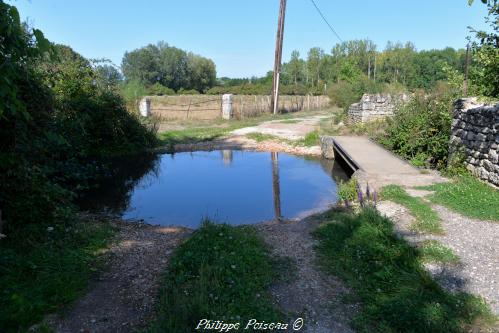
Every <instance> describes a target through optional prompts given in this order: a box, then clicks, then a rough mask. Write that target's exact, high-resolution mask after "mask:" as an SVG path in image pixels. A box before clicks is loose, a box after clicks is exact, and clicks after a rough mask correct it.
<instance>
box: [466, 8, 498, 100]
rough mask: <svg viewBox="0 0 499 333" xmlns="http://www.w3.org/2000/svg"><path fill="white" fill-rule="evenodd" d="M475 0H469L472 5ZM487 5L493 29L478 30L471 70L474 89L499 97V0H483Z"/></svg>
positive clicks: (484, 94) (474, 42)
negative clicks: (488, 30) (498, 0)
mask: <svg viewBox="0 0 499 333" xmlns="http://www.w3.org/2000/svg"><path fill="white" fill-rule="evenodd" d="M472 2H473V1H469V4H470V5H471V4H472ZM482 3H484V4H485V5H486V6H487V9H488V16H487V18H486V22H487V23H489V25H490V27H491V31H490V32H487V31H477V30H474V29H471V32H473V33H474V34H475V40H473V42H472V51H473V66H472V68H471V71H470V78H471V82H472V83H473V85H474V86H473V87H472V88H473V90H475V92H476V93H478V94H481V95H483V96H488V97H499V75H498V73H499V3H498V2H497V0H482Z"/></svg>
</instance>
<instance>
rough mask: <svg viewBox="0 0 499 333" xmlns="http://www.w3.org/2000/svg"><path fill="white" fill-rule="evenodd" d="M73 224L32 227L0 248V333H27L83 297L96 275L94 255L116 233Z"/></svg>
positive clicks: (99, 225)
mask: <svg viewBox="0 0 499 333" xmlns="http://www.w3.org/2000/svg"><path fill="white" fill-rule="evenodd" d="M71 220H72V222H71ZM71 220H69V219H68V220H67V221H65V222H64V223H58V224H49V223H40V224H36V225H31V226H30V227H28V228H24V229H23V230H22V232H23V234H22V236H21V235H20V237H12V236H9V237H7V238H6V239H3V240H2V241H1V242H0V284H1V285H2V293H0V308H1V309H2V311H0V331H2V332H5V333H9V332H12V333H14V332H24V331H27V330H28V328H29V327H30V326H31V325H33V324H35V323H37V322H39V321H40V320H41V319H42V318H43V316H44V314H46V313H48V312H54V311H56V310H58V309H59V308H60V307H61V306H63V305H67V304H68V303H70V302H71V301H73V300H75V299H76V298H77V297H78V296H80V295H81V292H82V291H83V290H84V288H85V286H86V285H87V282H88V278H89V277H90V276H91V274H92V273H93V271H95V264H96V262H95V258H96V256H97V252H96V250H98V249H101V248H103V247H104V246H105V245H106V243H107V240H108V239H109V238H110V236H111V234H112V233H113V229H112V228H111V227H110V225H109V224H107V223H102V222H89V221H80V220H77V219H74V218H72V219H71ZM51 228H52V229H51Z"/></svg>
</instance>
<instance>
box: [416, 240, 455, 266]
mask: <svg viewBox="0 0 499 333" xmlns="http://www.w3.org/2000/svg"><path fill="white" fill-rule="evenodd" d="M419 252H420V254H421V261H422V262H440V263H456V262H458V261H459V257H458V256H457V255H455V254H454V252H452V250H451V249H450V248H448V247H447V246H445V245H442V244H441V243H440V242H438V241H436V240H428V241H425V242H423V243H422V244H421V247H420V248H419Z"/></svg>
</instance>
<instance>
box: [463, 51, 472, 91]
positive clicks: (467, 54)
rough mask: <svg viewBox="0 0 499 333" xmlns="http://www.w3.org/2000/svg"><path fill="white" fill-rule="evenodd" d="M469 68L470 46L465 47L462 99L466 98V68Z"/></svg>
mask: <svg viewBox="0 0 499 333" xmlns="http://www.w3.org/2000/svg"><path fill="white" fill-rule="evenodd" d="M469 66H470V44H469V43H468V45H467V46H466V60H465V63H464V82H463V94H464V97H468V69H469V68H468V67H469Z"/></svg>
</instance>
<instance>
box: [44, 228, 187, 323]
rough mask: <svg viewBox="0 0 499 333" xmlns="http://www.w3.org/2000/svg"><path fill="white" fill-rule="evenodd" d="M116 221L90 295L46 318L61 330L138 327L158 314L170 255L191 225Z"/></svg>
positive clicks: (92, 283)
mask: <svg viewBox="0 0 499 333" xmlns="http://www.w3.org/2000/svg"><path fill="white" fill-rule="evenodd" d="M112 224H113V225H114V226H116V227H117V228H118V232H117V234H116V236H115V239H114V242H113V245H112V246H111V247H110V248H109V249H108V250H107V252H106V254H105V255H104V256H105V258H104V260H105V262H106V266H107V269H106V270H105V271H104V272H102V273H101V274H100V276H99V277H98V278H97V279H96V280H95V281H93V282H91V284H90V286H89V288H88V293H87V294H86V295H85V296H83V297H82V298H81V299H79V300H77V301H76V302H75V303H74V304H73V305H72V306H71V307H70V308H68V309H66V311H63V312H62V313H60V314H58V315H52V316H49V317H48V318H47V319H46V320H45V322H46V324H47V325H48V326H49V327H51V328H52V329H53V330H54V331H55V332H58V333H75V332H92V333H97V332H102V333H104V332H106V333H110V332H134V331H137V330H139V329H143V328H145V327H146V326H147V325H148V324H149V323H150V321H151V320H152V319H153V318H154V314H155V304H156V301H157V291H158V287H159V285H160V283H161V275H162V274H163V272H164V270H165V269H166V266H167V264H168V258H169V256H170V254H171V252H172V250H173V249H174V248H176V247H177V246H178V245H179V244H180V243H181V242H182V241H183V240H184V239H185V238H186V237H187V236H188V235H189V234H190V233H191V230H189V229H186V228H180V227H160V226H152V225H147V224H142V223H138V222H124V221H120V220H115V221H113V222H112Z"/></svg>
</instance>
